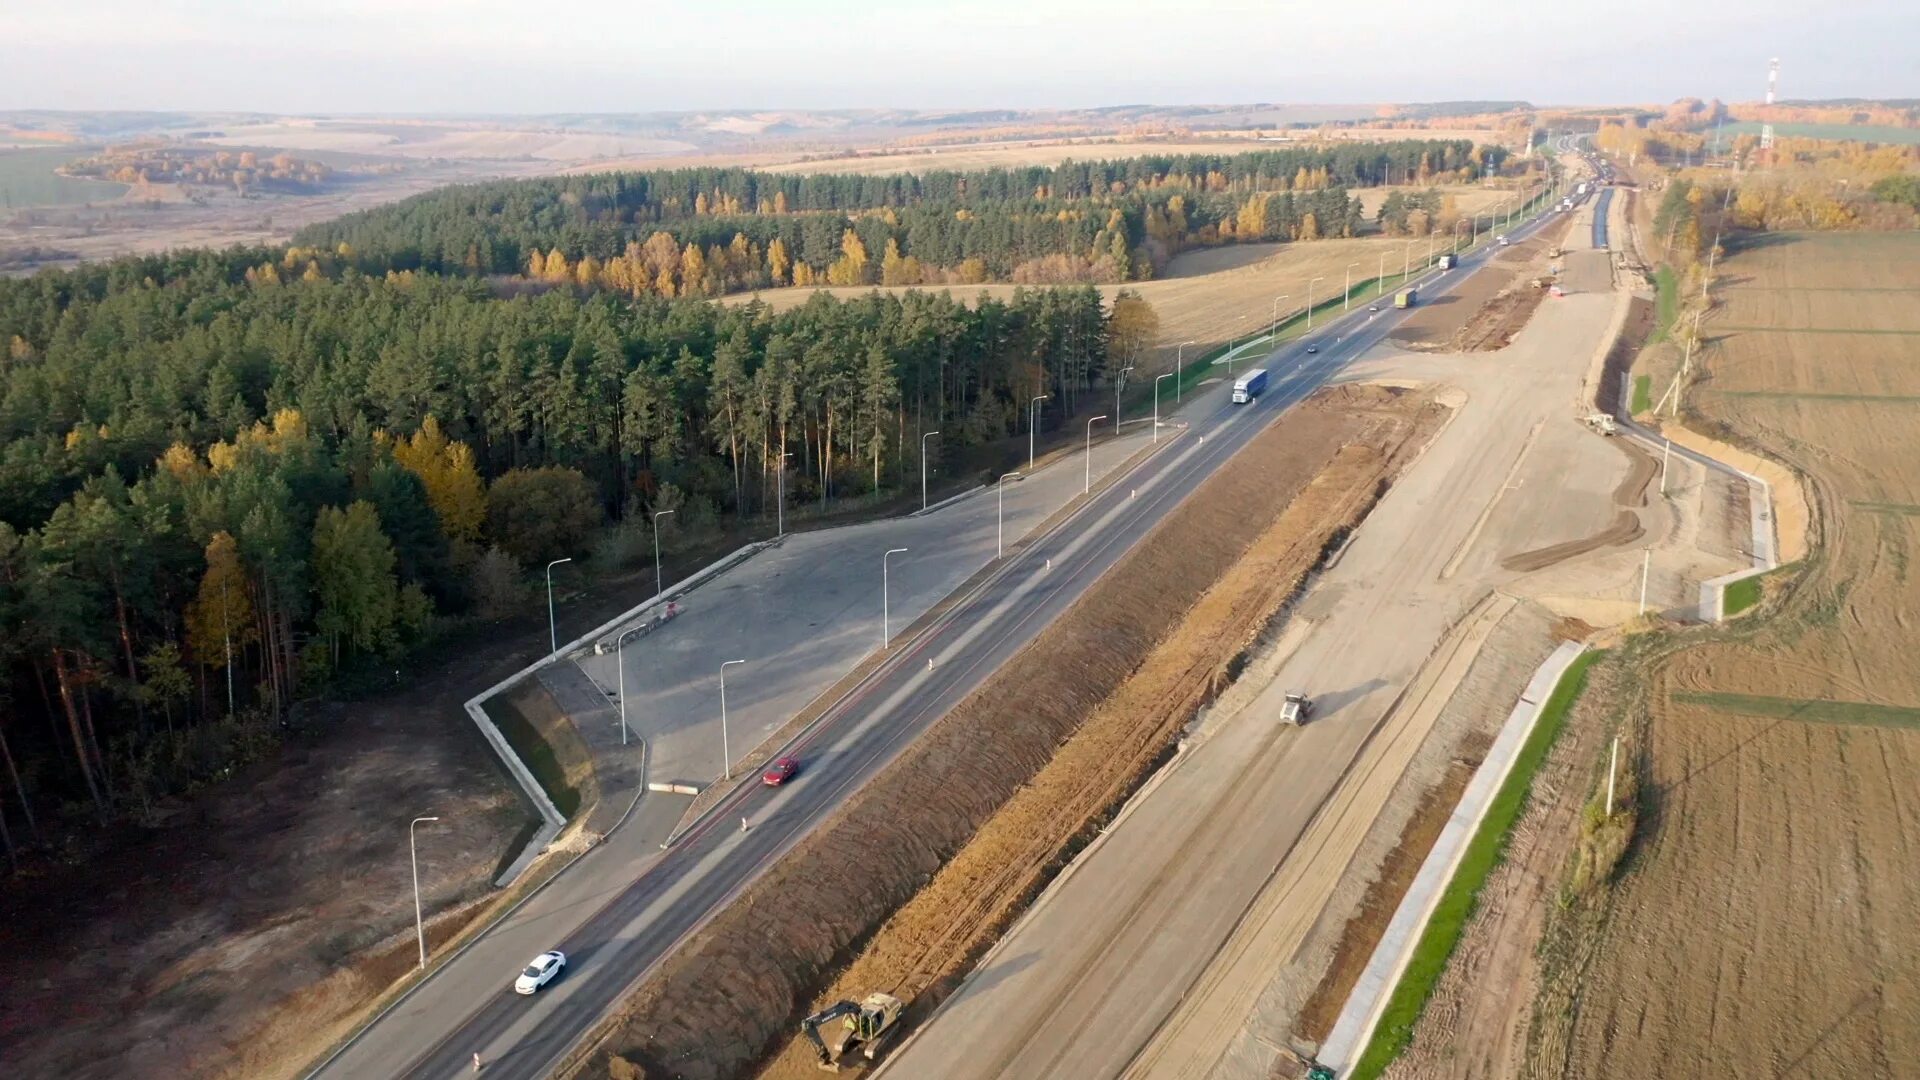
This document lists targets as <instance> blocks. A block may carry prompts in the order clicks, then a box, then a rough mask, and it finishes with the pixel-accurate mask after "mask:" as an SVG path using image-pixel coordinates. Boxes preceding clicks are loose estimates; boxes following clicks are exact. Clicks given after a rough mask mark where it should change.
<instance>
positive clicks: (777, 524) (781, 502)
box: [773, 450, 793, 538]
mask: <svg viewBox="0 0 1920 1080" xmlns="http://www.w3.org/2000/svg"><path fill="white" fill-rule="evenodd" d="M792 456H793V451H791V450H782V451H780V471H779V472H777V473H774V474H773V486H774V492H775V494H774V510H773V521H774V528H773V535H774V536H775V537H776V538H778V537H782V536H785V535H787V459H788V458H790V457H792Z"/></svg>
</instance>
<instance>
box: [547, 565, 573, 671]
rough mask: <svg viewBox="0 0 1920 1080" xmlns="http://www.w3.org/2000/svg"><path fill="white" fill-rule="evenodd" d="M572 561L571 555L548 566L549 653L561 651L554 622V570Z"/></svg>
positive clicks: (558, 635)
mask: <svg viewBox="0 0 1920 1080" xmlns="http://www.w3.org/2000/svg"><path fill="white" fill-rule="evenodd" d="M572 561H573V556H571V555H569V556H567V557H566V558H564V559H555V560H553V561H552V562H550V563H548V564H547V651H548V652H559V651H560V632H559V630H558V629H557V628H556V627H555V625H554V621H553V568H554V567H556V566H559V565H560V564H561V563H569V562H572Z"/></svg>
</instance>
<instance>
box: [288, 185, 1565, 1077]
mask: <svg viewBox="0 0 1920 1080" xmlns="http://www.w3.org/2000/svg"><path fill="white" fill-rule="evenodd" d="M1538 224H1539V222H1538V221H1537V220H1536V221H1534V222H1530V223H1528V224H1526V225H1523V226H1519V227H1516V228H1515V229H1514V230H1513V232H1512V234H1511V235H1513V236H1514V237H1515V238H1516V239H1518V238H1520V237H1522V236H1525V235H1527V234H1528V233H1530V232H1531V231H1532V230H1533V229H1535V228H1537V227H1538ZM1488 250H1494V249H1488ZM1485 258H1486V253H1485V252H1484V251H1483V252H1481V253H1475V254H1472V255H1469V256H1466V257H1464V258H1463V259H1462V260H1461V264H1460V265H1459V266H1458V267H1457V268H1456V269H1454V270H1452V271H1445V272H1440V271H1435V272H1430V273H1429V274H1428V275H1427V276H1426V277H1424V278H1421V279H1417V280H1416V281H1415V283H1414V284H1415V285H1416V286H1417V287H1418V288H1419V289H1420V292H1421V295H1422V298H1423V301H1424V300H1427V299H1430V298H1432V297H1435V296H1442V295H1445V294H1447V293H1448V292H1450V291H1452V289H1453V288H1454V287H1455V286H1456V285H1457V284H1458V283H1459V282H1460V281H1461V280H1462V279H1463V278H1465V277H1466V276H1469V275H1470V274H1472V273H1473V272H1474V271H1475V270H1476V269H1478V268H1479V266H1481V265H1482V264H1483V261H1484V259H1485ZM1403 317H1404V313H1403V312H1398V311H1395V310H1394V309H1393V308H1392V307H1391V306H1389V305H1387V304H1385V303H1384V302H1383V303H1381V304H1380V310H1379V311H1378V312H1377V313H1373V312H1369V311H1367V310H1366V309H1364V308H1360V307H1356V309H1355V310H1354V311H1353V312H1352V313H1351V314H1348V315H1346V316H1342V317H1340V318H1337V319H1333V320H1329V322H1328V323H1327V324H1326V326H1325V327H1324V329H1321V330H1319V331H1317V332H1316V333H1315V334H1314V335H1313V336H1312V337H1310V338H1306V339H1302V340H1301V341H1298V342H1293V343H1290V344H1288V345H1286V346H1284V347H1283V348H1281V349H1280V350H1278V351H1277V352H1275V353H1273V354H1271V355H1270V356H1269V357H1268V358H1267V359H1266V360H1265V361H1264V362H1261V363H1262V366H1265V367H1267V368H1268V369H1269V371H1270V372H1271V374H1270V375H1269V389H1268V391H1267V392H1266V393H1265V394H1263V395H1262V396H1261V397H1260V398H1259V399H1257V400H1256V401H1255V402H1253V403H1251V404H1248V405H1232V404H1230V403H1228V400H1227V399H1228V396H1229V394H1228V391H1229V385H1228V380H1226V379H1224V378H1223V379H1221V380H1220V381H1218V382H1216V383H1214V384H1212V385H1208V386H1205V387H1203V388H1202V389H1201V390H1200V391H1199V392H1198V393H1195V394H1193V395H1191V399H1190V404H1189V405H1188V406H1187V408H1186V409H1185V412H1184V414H1183V416H1182V420H1183V421H1184V422H1185V425H1186V426H1185V428H1184V430H1183V429H1180V428H1175V427H1167V428H1163V430H1162V432H1161V441H1162V442H1163V443H1166V444H1167V445H1165V446H1163V447H1162V448H1161V450H1160V451H1159V452H1158V453H1156V454H1154V455H1153V456H1150V457H1148V458H1147V459H1145V460H1144V461H1142V462H1141V463H1140V464H1139V465H1137V466H1135V468H1134V469H1133V471H1132V472H1131V473H1129V474H1126V475H1123V476H1120V477H1119V478H1118V479H1117V481H1116V482H1115V483H1114V484H1112V485H1111V486H1110V487H1109V488H1107V489H1106V490H1105V491H1104V492H1102V493H1096V495H1095V497H1094V498H1093V499H1092V500H1090V501H1089V502H1088V503H1087V504H1086V505H1084V506H1083V507H1082V508H1081V509H1079V510H1078V511H1076V512H1075V513H1074V514H1073V515H1071V516H1070V517H1068V518H1066V519H1065V520H1063V521H1062V522H1061V523H1059V524H1058V525H1056V526H1055V527H1054V528H1053V529H1051V530H1050V531H1048V532H1046V533H1044V534H1041V535H1039V536H1036V537H1034V538H1033V539H1032V540H1031V541H1030V542H1028V543H1027V544H1026V546H1025V547H1024V548H1020V549H1016V550H1015V551H1013V552H1011V553H1010V554H1009V556H1008V558H1007V560H1006V562H1005V563H1004V564H1003V565H1002V567H1001V568H1000V569H999V570H998V571H997V572H996V573H995V574H994V575H993V576H992V577H990V578H989V579H987V580H986V581H985V582H983V583H982V584H981V585H979V586H977V587H976V588H975V590H974V591H973V593H972V594H971V595H969V596H967V597H966V598H964V599H963V600H962V601H961V602H960V603H958V604H956V605H955V606H954V607H953V609H952V610H951V611H950V612H949V613H948V614H947V615H946V616H945V617H943V618H942V619H941V620H940V621H938V622H937V623H935V624H934V625H932V626H930V627H929V628H928V629H927V630H926V631H925V632H924V633H922V634H921V636H920V637H918V638H916V639H915V640H913V641H911V642H909V643H906V644H903V645H901V646H899V648H898V654H897V655H896V656H895V657H894V658H893V659H892V660H891V661H890V662H889V663H888V664H887V665H885V666H883V667H882V668H881V669H880V670H878V671H877V672H876V673H875V674H874V675H873V676H872V677H871V678H869V679H868V680H867V682H865V683H864V684H863V685H862V686H861V687H859V688H858V689H856V690H855V691H854V692H853V693H852V694H850V695H849V696H848V699H847V700H845V701H843V702H841V703H840V704H839V705H838V706H836V707H835V708H834V709H833V710H831V711H830V712H829V713H828V715H827V716H826V717H825V718H824V719H823V721H822V722H821V723H819V724H817V725H815V726H814V727H813V728H812V729H811V731H810V733H809V734H808V735H807V736H806V737H805V738H806V740H807V741H806V743H805V744H804V745H803V746H801V747H799V748H797V749H798V752H799V753H800V754H801V755H802V757H803V760H805V761H806V762H807V763H808V765H807V768H806V770H805V771H803V772H802V773H801V775H800V776H798V777H797V778H796V779H795V780H794V781H792V782H790V783H789V784H788V785H786V786H784V787H781V788H778V789H767V788H762V787H759V786H745V787H743V788H742V789H741V790H740V791H739V792H737V793H736V794H735V795H734V796H732V797H731V798H729V799H728V800H726V801H723V802H722V803H721V804H720V805H719V806H717V807H716V808H715V809H714V811H713V812H712V813H711V814H710V815H709V816H708V817H707V818H706V819H705V820H704V821H703V822H702V823H701V824H699V825H697V826H696V827H695V828H693V829H692V830H690V831H689V832H688V833H687V834H686V835H685V836H684V837H682V838H681V839H680V840H679V841H678V842H677V843H676V844H675V846H674V847H673V848H672V850H670V851H669V852H667V853H666V855H665V856H664V857H663V858H661V859H660V860H659V861H657V862H655V863H654V864H653V865H652V866H651V867H650V868H648V869H647V870H646V871H644V872H643V873H642V874H641V875H640V876H639V877H638V878H637V879H636V880H634V881H633V883H632V884H631V885H629V886H627V887H626V888H625V889H624V890H622V891H620V892H618V893H616V894H614V895H612V896H611V898H609V899H607V900H606V901H605V903H604V905H603V906H602V907H601V908H600V909H599V910H598V911H597V912H596V913H595V914H593V915H592V916H591V917H589V918H588V919H587V920H586V921H585V922H584V923H582V924H581V925H580V926H579V928H578V929H577V930H575V931H574V932H572V933H570V934H568V935H566V936H565V938H564V939H563V940H560V941H556V942H553V943H552V947H553V948H557V949H560V950H561V951H563V952H565V953H566V954H567V955H568V958H569V961H570V962H569V968H568V970H567V972H566V973H565V974H564V975H562V976H561V978H560V979H559V980H557V981H556V982H555V983H554V984H553V985H551V986H549V987H548V988H547V989H545V990H543V991H541V992H540V993H539V994H537V995H534V996H531V997H522V996H519V995H516V994H514V993H513V992H512V990H511V983H512V979H513V976H514V974H515V972H512V971H502V972H499V973H498V976H499V977H498V979H497V980H496V981H495V982H493V983H492V984H490V985H482V986H467V985H454V984H453V983H452V982H451V981H450V980H443V979H440V978H437V977H435V978H429V980H428V981H427V982H426V983H425V984H423V985H422V986H421V987H420V988H419V990H417V991H416V993H419V994H435V995H441V994H456V995H457V994H464V995H470V996H471V998H472V1000H473V1001H474V1011H473V1012H472V1013H471V1014H470V1015H469V1016H468V1017H467V1019H466V1020H465V1021H464V1022H463V1023H461V1024H460V1025H459V1026H458V1027H456V1028H454V1029H452V1030H450V1031H448V1032H447V1033H446V1034H445V1035H444V1036H443V1037H442V1038H440V1039H439V1040H438V1041H437V1042H436V1043H434V1044H433V1046H432V1049H430V1050H428V1051H427V1052H426V1053H425V1054H424V1055H422V1056H419V1057H417V1058H415V1059H414V1060H410V1061H388V1062H380V1063H378V1065H377V1068H378V1070H379V1071H378V1073H377V1075H387V1076H404V1077H423V1078H426V1077H431V1078H450V1077H454V1076H464V1075H471V1069H472V1061H473V1055H474V1054H475V1053H476V1052H481V1053H483V1057H484V1059H485V1075H486V1076H487V1077H488V1080H509V1078H521V1077H541V1076H545V1075H547V1074H548V1073H549V1072H550V1071H552V1069H553V1068H554V1067H555V1065H556V1064H557V1063H558V1062H559V1060H560V1059H561V1058H562V1057H563V1056H564V1055H565V1054H566V1053H567V1052H568V1051H569V1050H570V1049H571V1048H572V1047H573V1046H574V1045H575V1044H576V1042H578V1041H579V1040H580V1039H581V1038H583V1037H584V1036H585V1035H586V1034H587V1033H588V1032H589V1030H590V1029H591V1028H592V1026H593V1025H594V1024H595V1023H596V1022H597V1021H598V1020H599V1019H600V1018H601V1017H602V1016H603V1015H605V1014H606V1013H607V1011H608V1010H609V1009H610V1008H612V1006H613V1005H614V1004H615V1003H616V1002H618V1001H619V999H620V998H621V997H622V996H623V995H624V994H625V993H626V992H627V990H628V989H629V988H630V987H632V986H633V985H634V984H635V983H637V982H638V981H639V980H640V979H642V978H644V977H645V976H646V975H647V974H648V973H649V972H650V971H651V970H652V969H653V968H654V967H655V966H656V965H657V964H659V963H660V962H661V961H662V960H663V959H664V958H665V957H667V956H668V955H670V954H671V953H672V951H673V950H674V948H675V947H676V946H677V945H678V944H679V943H680V942H682V941H683V940H684V939H685V938H687V937H688V936H689V935H691V934H692V933H693V932H695V931H696V930H698V929H699V928H700V927H701V926H702V925H703V924H704V923H705V922H706V921H707V920H708V919H709V918H710V917H711V916H712V915H713V914H715V913H717V912H718V911H720V910H721V909H722V908H724V907H725V905H726V904H727V903H728V902H729V901H730V900H731V899H732V898H733V897H734V896H736V895H737V894H738V893H739V892H740V891H741V890H742V889H743V888H744V887H745V886H746V885H747V884H749V883H750V882H751V881H752V880H753V879H754V878H755V877H756V876H757V875H758V874H759V873H760V872H761V871H763V870H764V869H765V868H766V867H768V866H769V865H771V864H772V863H773V862H774V861H775V860H777V859H778V858H779V857H780V856H781V854H782V853H784V852H785V851H787V850H788V849H789V848H791V847H792V846H793V845H794V844H795V843H796V842H798V841H799V840H800V839H801V838H802V837H804V836H805V835H806V834H807V833H808V832H809V831H811V830H812V829H813V828H815V827H816V826H818V825H819V824H820V823H821V821H822V820H823V819H825V818H826V817H827V816H828V815H829V814H831V813H832V812H833V811H834V810H835V809H836V808H837V807H838V806H839V805H840V804H841V803H842V802H843V801H844V800H845V799H846V798H847V796H848V795H849V794H851V793H852V792H853V791H855V790H856V789H857V788H859V786H860V785H861V784H863V783H865V782H866V781H867V780H868V779H870V778H871V777H872V776H873V775H874V774H875V773H877V772H878V771H879V770H880V769H882V768H884V767H885V766H886V765H887V763H888V762H889V761H891V760H892V759H893V758H894V756H895V755H897V754H898V753H899V752H900V750H901V749H902V748H903V747H905V746H907V745H908V744H909V743H911V742H912V741H913V740H914V739H915V738H916V737H918V736H919V735H920V734H921V733H922V732H923V731H925V730H926V729H927V728H928V727H929V726H930V725H931V724H933V723H934V722H935V721H936V720H938V719H939V718H940V717H941V716H942V715H943V714H945V713H946V711H947V710H948V709H950V708H951V707H952V706H953V705H955V704H956V703H958V702H959V701H960V700H961V699H962V698H964V697H965V696H966V695H967V694H968V693H970V692H972V691H973V690H974V689H975V688H976V687H977V686H979V685H980V684H981V683H982V682H983V681H984V680H985V679H986V678H987V677H988V676H989V675H991V674H992V672H993V671H994V670H995V669H997V668H998V667H999V666H1000V665H1001V664H1002V663H1004V662H1005V661H1006V660H1007V659H1008V658H1009V657H1011V656H1012V655H1013V654H1014V653H1016V652H1017V651H1019V650H1020V649H1021V648H1022V647H1024V646H1025V645H1026V644H1027V643H1029V642H1030V641H1032V640H1033V638H1034V637H1035V636H1036V635H1037V634H1038V633H1039V632H1040V631H1041V630H1042V629H1043V628H1044V627H1046V626H1047V624H1048V623H1049V622H1051V621H1052V620H1053V619H1054V618H1055V617H1056V616H1058V615H1059V614H1060V613H1061V612H1062V611H1064V610H1065V609H1066V608H1067V607H1068V606H1069V605H1071V604H1072V603H1073V602H1074V601H1075V600H1076V599H1078V598H1079V597H1080V596H1081V594H1082V593H1084V592H1085V590H1086V588H1087V587H1088V586H1089V585H1091V584H1092V583H1093V582H1094V581H1095V580H1096V579H1098V578H1099V577H1100V575H1101V574H1103V573H1105V572H1106V571H1107V569H1108V568H1110V567H1111V566H1112V565H1113V564H1114V563H1115V561H1116V560H1118V559H1119V557H1120V556H1121V555H1122V554H1123V553H1125V552H1126V551H1127V550H1128V549H1129V548H1130V547H1131V546H1132V545H1133V544H1134V543H1135V542H1137V541H1138V540H1139V539H1140V538H1141V537H1142V536H1144V535H1145V534H1146V533H1147V532H1148V531H1149V530H1151V529H1152V528H1153V527H1154V526H1155V525H1156V524H1158V523H1159V522H1160V521H1161V520H1163V519H1164V518H1165V517H1166V516H1167V515H1168V514H1170V513H1172V512H1173V511H1174V510H1175V508H1177V507H1178V506H1179V505H1180V503H1181V501H1182V500H1183V499H1184V498H1185V497H1186V495H1187V493H1188V492H1190V491H1192V490H1193V488H1194V487H1195V486H1196V485H1197V484H1198V483H1199V482H1200V481H1202V480H1204V479H1205V478H1206V477H1207V476H1208V475H1209V474H1211V473H1212V472H1213V471H1214V470H1215V469H1217V468H1219V467H1220V466H1221V465H1222V464H1224V463H1225V462H1226V461H1227V460H1228V459H1229V458H1231V457H1232V456H1233V455H1234V453H1235V452H1237V451H1238V450H1239V449H1240V448H1241V447H1243V446H1244V445H1245V444H1246V443H1247V442H1248V441H1249V440H1251V439H1252V438H1253V437H1254V436H1255V435H1257V434H1258V433H1259V432H1260V430H1261V429H1262V428H1264V427H1265V426H1266V425H1267V424H1268V423H1269V422H1271V421H1272V420H1273V419H1274V418H1275V417H1276V416H1278V415H1279V414H1280V413H1281V412H1282V411H1284V410H1285V409H1286V408H1288V407H1289V406H1291V405H1293V404H1295V403H1297V402H1299V401H1300V400H1302V399H1303V398H1305V397H1306V396H1307V395H1309V394H1311V393H1312V392H1314V391H1315V390H1317V389H1318V388H1319V387H1321V386H1322V385H1324V384H1325V383H1326V382H1328V381H1329V380H1330V379H1331V378H1332V377H1334V376H1335V375H1336V374H1337V373H1338V372H1339V371H1340V370H1341V369H1342V368H1344V367H1345V366H1346V365H1347V364H1348V363H1349V362H1351V361H1352V360H1353V359H1354V358H1355V357H1357V356H1359V355H1360V354H1361V353H1363V352H1365V351H1366V350H1367V349H1369V348H1371V347H1372V346H1373V345H1375V344H1377V343H1378V342H1379V341H1381V340H1382V339H1383V338H1385V337H1386V336H1387V335H1388V334H1389V333H1390V332H1391V331H1392V330H1393V328H1394V327H1395V326H1397V325H1398V323H1399V321H1400V320H1401V318H1403ZM1309 342H1311V343H1313V344H1314V345H1315V346H1317V351H1316V352H1314V353H1308V352H1307V351H1306V350H1307V345H1308V343H1309ZM1244 370H1245V369H1244V368H1243V369H1242V373H1244ZM929 660H932V661H933V663H932V665H931V666H929V664H928V661H929ZM742 816H746V817H748V818H749V819H750V820H751V821H752V826H751V827H750V828H748V829H747V830H745V831H741V830H740V828H739V825H738V823H739V821H740V819H741V817H742ZM566 886H567V882H566V879H565V875H562V877H561V878H560V879H557V880H556V881H555V882H554V883H553V885H552V886H550V887H551V888H565V887H566ZM410 1021H411V1018H410V1017H409V1016H408V1014H407V1011H406V1010H403V1009H396V1010H394V1011H393V1012H392V1013H389V1014H388V1015H386V1016H385V1017H383V1018H382V1019H381V1020H379V1021H377V1022H376V1023H377V1024H387V1023H408V1022H410ZM350 1059H352V1055H351V1054H343V1055H341V1056H340V1057H338V1058H336V1059H334V1060H333V1061H331V1062H329V1063H328V1064H327V1065H324V1066H322V1067H321V1069H320V1070H318V1071H317V1072H316V1073H315V1074H314V1075H315V1076H327V1077H333V1076H339V1077H346V1076H349V1075H352V1076H354V1077H356V1078H358V1077H363V1076H367V1075H369V1072H368V1065H369V1063H368V1062H366V1061H364V1060H350Z"/></svg>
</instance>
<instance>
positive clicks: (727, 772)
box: [720, 660, 746, 780]
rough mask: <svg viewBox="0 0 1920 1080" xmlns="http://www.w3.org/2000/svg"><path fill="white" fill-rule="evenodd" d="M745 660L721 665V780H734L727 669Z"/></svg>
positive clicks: (729, 661) (724, 661) (726, 661)
mask: <svg viewBox="0 0 1920 1080" xmlns="http://www.w3.org/2000/svg"><path fill="white" fill-rule="evenodd" d="M744 663H746V661H745V660H723V661H721V663H720V767H721V777H720V778H721V779H722V780H731V779H733V748H732V746H731V745H730V744H729V743H728V741H727V669H728V668H730V667H732V666H733V665H735V664H744Z"/></svg>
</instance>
